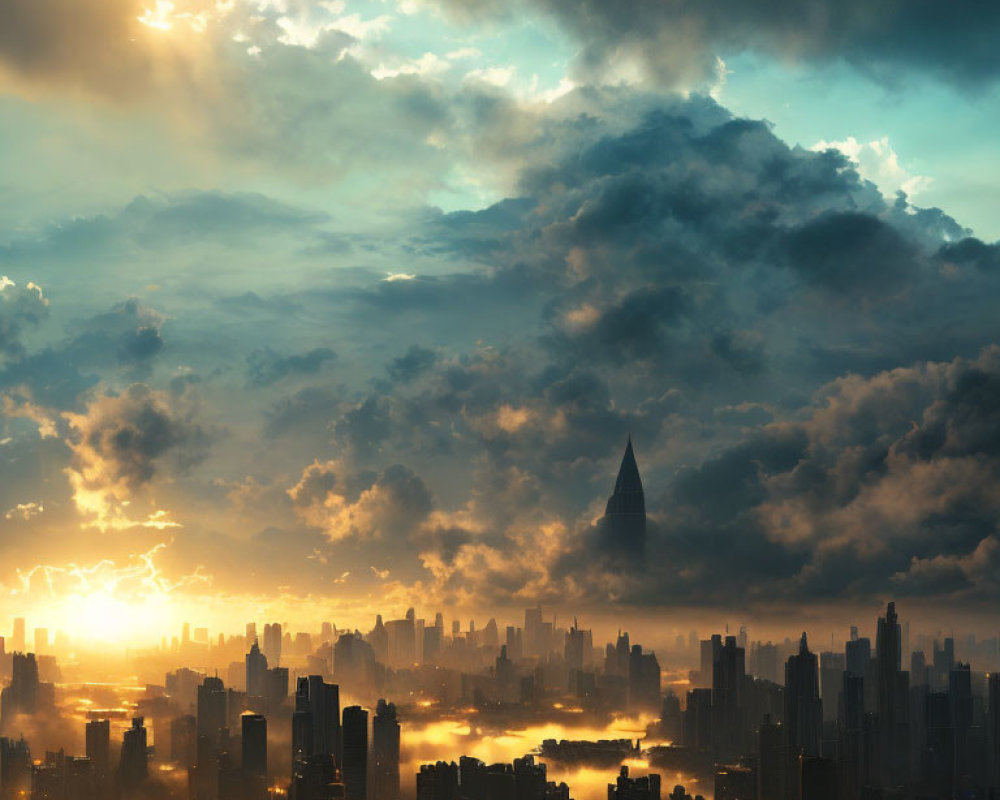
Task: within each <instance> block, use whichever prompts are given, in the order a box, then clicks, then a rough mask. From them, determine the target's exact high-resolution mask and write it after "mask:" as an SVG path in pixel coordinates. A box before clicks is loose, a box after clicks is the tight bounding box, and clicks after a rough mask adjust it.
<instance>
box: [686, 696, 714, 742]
mask: <svg viewBox="0 0 1000 800" xmlns="http://www.w3.org/2000/svg"><path fill="white" fill-rule="evenodd" d="M684 744H685V746H687V747H689V748H691V749H693V750H708V749H709V748H711V746H712V690H711V689H692V690H691V691H689V692H688V693H687V707H686V708H685V709H684Z"/></svg>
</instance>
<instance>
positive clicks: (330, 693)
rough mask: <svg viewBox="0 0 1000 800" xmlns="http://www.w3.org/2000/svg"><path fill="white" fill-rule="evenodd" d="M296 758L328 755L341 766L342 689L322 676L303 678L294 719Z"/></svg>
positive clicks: (299, 685) (296, 701) (293, 736)
mask: <svg viewBox="0 0 1000 800" xmlns="http://www.w3.org/2000/svg"><path fill="white" fill-rule="evenodd" d="M292 753H293V755H305V756H312V755H329V756H332V757H333V760H334V763H335V764H336V765H337V766H339V765H340V764H341V740H340V687H339V686H337V684H335V683H326V682H325V681H324V680H323V676H322V675H309V676H308V677H300V678H299V680H298V685H297V688H296V691H295V712H294V714H293V717H292Z"/></svg>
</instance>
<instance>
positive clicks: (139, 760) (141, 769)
mask: <svg viewBox="0 0 1000 800" xmlns="http://www.w3.org/2000/svg"><path fill="white" fill-rule="evenodd" d="M147 777H149V753H148V751H147V748H146V728H145V726H144V725H143V719H142V717H134V718H133V719H132V727H131V728H129V729H128V730H127V731H125V734H124V736H123V738H122V752H121V761H120V763H119V767H118V785H119V788H120V790H121V796H122V798H132V797H139V796H140V793H141V791H142V786H143V784H144V783H145V782H146V779H147Z"/></svg>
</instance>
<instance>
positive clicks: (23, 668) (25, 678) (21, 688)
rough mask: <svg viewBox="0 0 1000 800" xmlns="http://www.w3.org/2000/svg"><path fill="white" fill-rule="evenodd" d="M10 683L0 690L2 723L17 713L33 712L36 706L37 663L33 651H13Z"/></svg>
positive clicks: (5, 722) (0, 717)
mask: <svg viewBox="0 0 1000 800" xmlns="http://www.w3.org/2000/svg"><path fill="white" fill-rule="evenodd" d="M11 665H12V672H11V680H10V685H9V686H7V687H5V688H4V690H3V691H2V692H0V721H2V724H3V725H5V726H6V725H7V723H8V722H9V721H10V720H12V719H13V718H14V716H15V715H17V714H34V713H35V710H36V709H37V707H38V663H37V662H36V661H35V654H34V653H14V654H13V656H12V658H11Z"/></svg>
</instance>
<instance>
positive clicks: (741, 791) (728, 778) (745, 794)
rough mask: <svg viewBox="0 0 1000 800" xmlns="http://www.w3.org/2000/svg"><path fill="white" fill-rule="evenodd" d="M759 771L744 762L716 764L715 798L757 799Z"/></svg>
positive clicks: (724, 799) (722, 799)
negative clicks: (744, 764)
mask: <svg viewBox="0 0 1000 800" xmlns="http://www.w3.org/2000/svg"><path fill="white" fill-rule="evenodd" d="M756 796H757V771H756V770H755V769H754V768H753V767H748V766H743V765H742V764H716V765H715V800H755V798H756Z"/></svg>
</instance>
